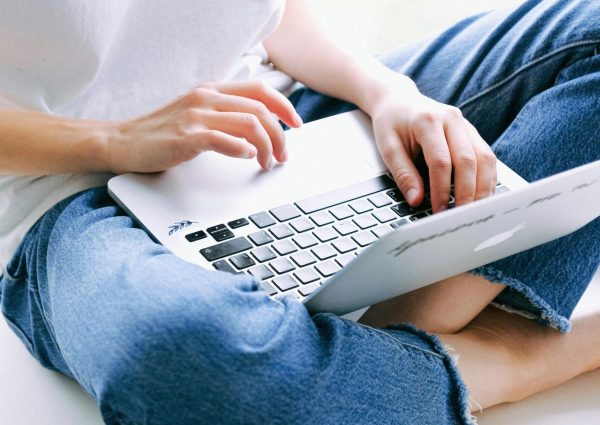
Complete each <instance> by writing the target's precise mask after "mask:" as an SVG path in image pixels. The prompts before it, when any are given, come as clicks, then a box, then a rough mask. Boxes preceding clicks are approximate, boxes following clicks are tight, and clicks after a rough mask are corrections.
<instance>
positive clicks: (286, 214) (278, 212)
mask: <svg viewBox="0 0 600 425" xmlns="http://www.w3.org/2000/svg"><path fill="white" fill-rule="evenodd" d="M269 212H270V213H271V214H273V216H274V217H275V218H276V219H277V220H279V221H288V220H291V219H292V218H296V217H300V211H298V208H296V207H295V206H293V205H291V204H287V205H282V206H280V207H277V208H273V209H272V210H269Z"/></svg>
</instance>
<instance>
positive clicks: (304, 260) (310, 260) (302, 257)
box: [290, 251, 317, 267]
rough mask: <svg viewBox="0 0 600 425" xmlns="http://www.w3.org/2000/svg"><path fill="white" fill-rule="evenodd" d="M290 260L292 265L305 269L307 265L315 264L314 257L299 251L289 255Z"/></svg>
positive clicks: (306, 252)
mask: <svg viewBox="0 0 600 425" xmlns="http://www.w3.org/2000/svg"><path fill="white" fill-rule="evenodd" d="M290 258H291V259H292V261H293V262H294V263H296V264H297V265H298V267H306V266H308V265H309V264H314V263H316V262H317V260H316V259H315V257H313V255H312V254H311V253H310V252H308V251H300V252H297V253H296V254H292V255H290Z"/></svg>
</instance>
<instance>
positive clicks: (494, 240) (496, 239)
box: [474, 223, 525, 252]
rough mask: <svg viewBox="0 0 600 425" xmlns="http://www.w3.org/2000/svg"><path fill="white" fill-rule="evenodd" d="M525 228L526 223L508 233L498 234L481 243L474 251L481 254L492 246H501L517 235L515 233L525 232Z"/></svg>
mask: <svg viewBox="0 0 600 425" xmlns="http://www.w3.org/2000/svg"><path fill="white" fill-rule="evenodd" d="M524 228H525V223H521V224H519V225H518V226H515V227H514V228H512V229H511V230H508V231H506V232H502V233H498V234H497V235H495V236H492V237H491V238H489V239H486V240H485V241H483V242H481V243H480V244H479V245H477V246H476V247H475V249H474V251H475V252H479V251H482V250H484V249H487V248H491V247H492V246H496V245H498V244H501V243H502V242H504V241H507V240H509V239H510V238H512V237H513V236H514V235H515V233H517V232H518V231H519V230H523V229H524Z"/></svg>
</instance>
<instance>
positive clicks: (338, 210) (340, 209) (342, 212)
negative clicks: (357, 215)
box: [329, 205, 354, 220]
mask: <svg viewBox="0 0 600 425" xmlns="http://www.w3.org/2000/svg"><path fill="white" fill-rule="evenodd" d="M329 212H330V213H331V214H333V216H334V217H335V218H337V219H338V220H344V219H346V218H349V217H352V216H353V215H354V213H353V212H352V210H351V209H350V208H349V207H348V206H347V205H339V206H337V207H334V208H332V209H330V210H329Z"/></svg>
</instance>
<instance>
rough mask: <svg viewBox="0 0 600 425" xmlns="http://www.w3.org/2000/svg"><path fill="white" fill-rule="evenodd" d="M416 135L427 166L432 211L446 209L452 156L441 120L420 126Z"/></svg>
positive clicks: (448, 199) (448, 197) (448, 198)
mask: <svg viewBox="0 0 600 425" xmlns="http://www.w3.org/2000/svg"><path fill="white" fill-rule="evenodd" d="M418 132H419V134H418V137H419V139H420V144H421V147H422V149H423V155H424V156H425V161H426V162H427V166H428V167H429V186H430V192H431V206H432V209H433V212H440V211H444V210H446V209H448V203H449V201H450V180H451V176H452V158H451V156H450V150H449V147H448V144H447V142H446V135H445V133H444V128H443V126H442V123H441V122H435V121H434V122H430V123H428V124H427V125H424V126H421V127H420V128H419V130H418Z"/></svg>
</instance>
